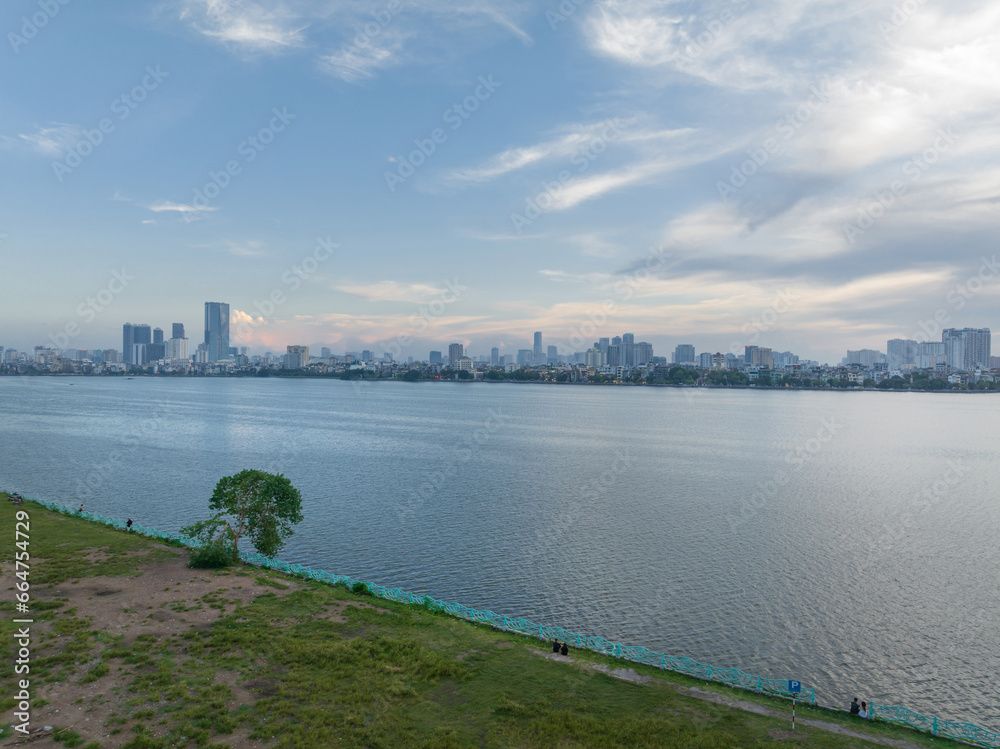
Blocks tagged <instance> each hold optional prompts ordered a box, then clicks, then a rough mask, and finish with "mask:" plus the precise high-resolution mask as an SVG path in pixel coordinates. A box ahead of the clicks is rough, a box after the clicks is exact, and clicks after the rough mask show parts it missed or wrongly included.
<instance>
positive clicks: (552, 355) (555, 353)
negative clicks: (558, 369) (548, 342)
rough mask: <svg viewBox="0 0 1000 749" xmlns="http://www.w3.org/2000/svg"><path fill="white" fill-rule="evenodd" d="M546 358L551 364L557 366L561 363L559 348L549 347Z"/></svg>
mask: <svg viewBox="0 0 1000 749" xmlns="http://www.w3.org/2000/svg"><path fill="white" fill-rule="evenodd" d="M545 358H546V360H547V361H548V363H549V364H557V363H558V362H559V347H558V346H549V348H548V351H547V353H546V357H545Z"/></svg>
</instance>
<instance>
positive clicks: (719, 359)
mask: <svg viewBox="0 0 1000 749" xmlns="http://www.w3.org/2000/svg"><path fill="white" fill-rule="evenodd" d="M725 368H726V357H725V356H724V355H723V354H722V353H721V352H719V351H716V352H715V353H714V354H712V369H725Z"/></svg>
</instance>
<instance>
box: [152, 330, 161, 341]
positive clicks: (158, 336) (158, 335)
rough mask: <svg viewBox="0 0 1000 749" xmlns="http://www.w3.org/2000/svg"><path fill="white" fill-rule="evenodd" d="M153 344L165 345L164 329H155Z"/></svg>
mask: <svg viewBox="0 0 1000 749" xmlns="http://www.w3.org/2000/svg"><path fill="white" fill-rule="evenodd" d="M153 343H163V328H153Z"/></svg>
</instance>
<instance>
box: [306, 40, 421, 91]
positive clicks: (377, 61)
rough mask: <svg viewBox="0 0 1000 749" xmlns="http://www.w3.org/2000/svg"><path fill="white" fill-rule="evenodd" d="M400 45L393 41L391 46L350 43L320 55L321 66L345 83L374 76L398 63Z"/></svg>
mask: <svg viewBox="0 0 1000 749" xmlns="http://www.w3.org/2000/svg"><path fill="white" fill-rule="evenodd" d="M400 47H401V43H393V44H392V46H391V48H388V47H385V46H377V45H375V44H368V45H365V46H361V45H358V44H354V43H351V44H349V45H345V46H344V47H341V48H340V49H339V50H338V51H337V52H334V53H332V54H329V55H326V56H324V57H320V63H321V68H322V69H323V70H324V71H325V72H327V73H330V74H331V75H333V76H334V77H336V78H340V79H341V80H343V81H346V82H347V83H357V82H359V81H362V80H366V79H369V78H372V77H374V76H375V73H376V72H378V71H380V70H384V69H385V68H389V67H392V66H393V65H396V64H399V62H400V61H401V59H400V56H399V49H400Z"/></svg>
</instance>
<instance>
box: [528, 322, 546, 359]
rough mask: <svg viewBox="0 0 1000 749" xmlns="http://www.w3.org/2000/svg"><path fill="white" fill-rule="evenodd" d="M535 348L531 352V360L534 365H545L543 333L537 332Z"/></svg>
mask: <svg viewBox="0 0 1000 749" xmlns="http://www.w3.org/2000/svg"><path fill="white" fill-rule="evenodd" d="M534 344H535V345H534V347H533V348H532V350H531V359H532V363H533V364H543V363H544V361H543V359H542V331H540V330H536V331H535V341H534Z"/></svg>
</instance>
